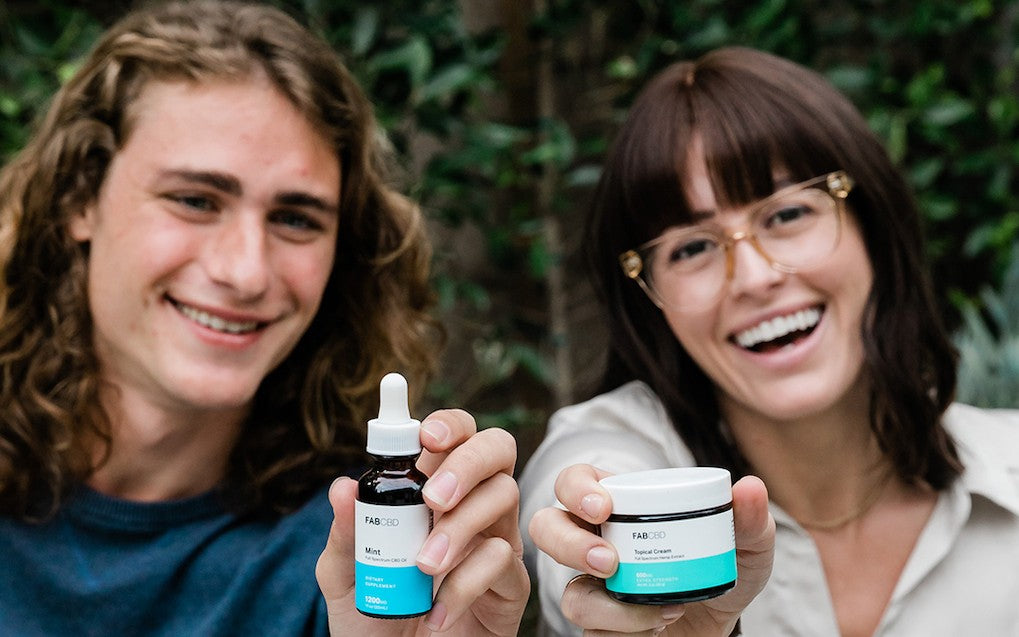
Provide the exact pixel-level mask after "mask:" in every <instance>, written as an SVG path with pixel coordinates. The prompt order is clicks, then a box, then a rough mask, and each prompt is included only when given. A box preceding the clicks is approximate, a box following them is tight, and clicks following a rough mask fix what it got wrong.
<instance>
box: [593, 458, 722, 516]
mask: <svg viewBox="0 0 1019 637" xmlns="http://www.w3.org/2000/svg"><path fill="white" fill-rule="evenodd" d="M599 482H600V484H601V485H602V486H603V487H605V489H606V490H607V491H608V492H609V495H610V496H611V497H612V513H613V515H656V514H660V513H681V512H686V511H700V510H703V509H712V508H715V507H719V506H723V505H726V504H729V503H730V502H732V477H731V476H730V475H729V472H728V471H727V470H726V469H720V468H718V467H676V468H672V469H652V470H650V471H635V472H633V473H621V474H619V475H614V476H609V477H607V478H602V479H601V480H600V481H599Z"/></svg>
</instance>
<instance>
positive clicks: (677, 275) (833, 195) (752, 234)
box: [619, 170, 853, 310]
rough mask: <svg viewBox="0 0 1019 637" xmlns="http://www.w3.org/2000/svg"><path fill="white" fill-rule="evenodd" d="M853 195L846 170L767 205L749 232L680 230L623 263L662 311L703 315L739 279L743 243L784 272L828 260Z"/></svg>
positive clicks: (782, 193)
mask: <svg viewBox="0 0 1019 637" xmlns="http://www.w3.org/2000/svg"><path fill="white" fill-rule="evenodd" d="M852 189H853V180H852V179H851V178H850V177H849V175H847V174H846V173H845V172H843V171H841V170H840V171H836V172H833V173H828V174H827V175H822V176H820V177H815V178H814V179H809V180H807V181H804V182H801V183H798V184H794V185H792V186H788V187H786V188H783V189H781V190H779V191H777V192H775V193H774V194H773V195H771V196H769V197H767V198H766V199H764V200H762V201H760V202H759V203H758V204H757V205H755V206H754V208H753V209H752V210H751V211H750V214H749V222H748V224H747V225H746V226H745V227H744V228H743V229H742V230H739V231H737V232H734V233H732V234H726V233H724V232H723V231H722V229H721V228H718V227H714V226H699V227H682V228H674V229H671V230H667V231H665V232H664V233H663V234H662V235H660V236H658V237H656V238H654V239H652V240H651V241H648V242H647V243H645V244H643V245H641V246H640V247H638V248H636V249H633V250H627V251H626V252H624V253H622V254H621V255H619V264H620V265H621V266H622V268H623V273H624V274H625V275H626V276H627V277H628V278H631V279H634V280H636V281H637V283H638V284H639V285H640V287H641V288H642V289H643V290H644V292H645V293H646V294H647V295H648V298H650V299H651V301H653V302H654V303H655V305H657V306H658V307H660V308H663V309H664V308H671V309H675V310H694V309H700V308H703V307H706V306H708V305H710V304H711V303H713V302H714V301H716V300H718V298H719V297H720V296H721V294H722V291H723V290H724V289H725V282H726V281H728V280H730V279H732V276H733V268H734V256H733V255H734V252H735V247H736V243H737V242H739V241H743V240H744V239H745V240H747V241H749V242H750V245H752V246H753V247H754V249H755V250H757V252H758V253H759V254H760V255H761V256H762V257H764V258H765V259H766V260H767V261H768V263H769V264H770V265H771V267H772V268H774V269H776V270H779V271H780V272H788V273H792V272H797V271H800V270H803V269H806V268H809V267H811V266H814V265H817V264H818V263H820V262H821V261H823V260H824V259H825V258H826V257H828V256H829V255H830V254H831V253H832V252H833V251H834V250H835V246H837V245H838V242H839V235H840V233H841V228H842V214H843V207H844V205H845V199H846V197H848V196H849V191H850V190H852Z"/></svg>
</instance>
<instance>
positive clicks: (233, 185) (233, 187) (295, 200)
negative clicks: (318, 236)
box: [163, 169, 340, 215]
mask: <svg viewBox="0 0 1019 637" xmlns="http://www.w3.org/2000/svg"><path fill="white" fill-rule="evenodd" d="M163 175H164V176H165V177H171V178H176V179H182V180H184V181H187V182H192V183H196V184H203V185H206V186H210V187H212V188H215V189H216V190H219V191H221V192H223V193H226V194H228V195H233V196H240V195H241V194H243V193H244V189H243V188H242V187H241V182H240V180H238V179H237V178H236V177H233V176H232V175H228V174H225V173H219V172H215V171H206V170H187V169H175V170H167V171H164V172H163ZM273 201H274V202H275V203H277V204H280V205H284V206H300V207H303V208H314V209H316V210H320V211H322V212H325V213H328V214H333V215H338V214H339V209H340V206H339V204H338V203H336V202H332V201H329V200H327V199H323V198H322V197H317V196H315V195H312V194H309V193H306V192H301V191H297V190H295V191H286V192H281V193H277V194H276V196H275V197H273Z"/></svg>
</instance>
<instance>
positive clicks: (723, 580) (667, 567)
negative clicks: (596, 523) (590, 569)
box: [601, 509, 736, 595]
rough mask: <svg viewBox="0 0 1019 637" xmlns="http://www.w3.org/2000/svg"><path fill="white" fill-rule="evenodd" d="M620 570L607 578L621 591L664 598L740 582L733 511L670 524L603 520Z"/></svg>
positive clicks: (604, 534)
mask: <svg viewBox="0 0 1019 637" xmlns="http://www.w3.org/2000/svg"><path fill="white" fill-rule="evenodd" d="M601 534H602V537H604V538H605V539H606V540H607V541H608V542H610V543H611V544H612V545H613V546H615V547H616V551H617V552H618V553H619V568H618V569H617V570H616V572H615V574H613V575H612V577H610V578H608V579H607V580H605V586H606V587H607V588H608V589H609V590H611V591H614V592H617V593H633V594H648V595H653V594H666V593H681V592H686V591H696V590H700V589H704V588H713V587H715V586H722V585H724V584H729V583H731V582H733V581H735V579H736V540H735V532H734V528H733V518H732V509H729V510H727V511H723V512H721V513H716V514H714V515H706V516H702V517H697V518H686V519H680V520H671V521H668V522H648V523H646V522H603V523H602V525H601Z"/></svg>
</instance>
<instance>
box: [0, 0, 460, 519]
mask: <svg viewBox="0 0 1019 637" xmlns="http://www.w3.org/2000/svg"><path fill="white" fill-rule="evenodd" d="M259 70H261V71H264V72H265V73H266V74H267V75H268V76H269V77H270V78H271V79H272V81H273V82H274V84H275V85H276V86H277V87H278V88H279V89H280V90H281V91H282V92H283V93H284V94H285V95H286V96H287V97H288V98H289V99H290V100H291V101H292V102H293V104H294V105H295V106H296V107H297V108H298V109H299V110H300V111H301V112H302V113H303V114H304V116H305V117H306V118H307V119H308V121H309V122H311V123H312V125H313V126H314V128H315V129H316V130H317V131H319V132H320V133H321V134H322V135H323V136H324V138H325V139H327V140H330V141H331V142H332V143H333V145H334V147H335V149H336V153H337V156H338V158H339V160H340V166H341V171H342V176H341V179H342V181H341V183H342V192H341V202H340V217H339V219H340V221H339V233H338V238H337V246H336V259H335V263H334V266H333V271H332V274H331V276H330V279H329V282H328V284H327V286H326V289H325V293H324V295H323V299H322V303H321V307H320V309H319V312H318V315H317V316H316V317H315V319H314V320H313V322H312V324H311V325H310V327H309V328H308V331H307V332H306V333H305V334H304V336H303V338H302V339H301V341H300V342H299V343H298V344H297V346H296V347H295V349H294V351H293V352H291V354H290V355H289V356H288V357H287V359H286V360H285V361H283V363H281V364H280V365H279V367H277V368H276V369H275V370H273V371H272V372H271V373H270V374H269V375H268V376H267V377H266V379H265V380H264V381H263V382H262V384H261V386H260V388H259V390H258V392H257V394H256V396H255V399H254V404H253V407H252V410H251V414H252V415H251V417H250V418H249V422H247V423H246V424H245V428H244V431H243V432H242V434H241V436H240V437H239V440H238V443H237V446H236V447H235V449H234V451H233V454H232V457H231V459H230V463H229V468H228V475H227V478H226V480H225V482H224V485H223V492H224V494H225V495H226V496H227V498H228V500H229V501H230V502H233V503H235V504H237V505H238V506H242V507H243V508H244V509H245V510H248V511H251V512H255V513H278V512H285V511H287V510H290V509H293V508H294V507H296V506H298V505H299V504H300V503H301V502H303V501H304V500H305V499H306V498H307V497H308V496H309V495H310V494H311V492H313V491H314V490H315V489H317V488H320V487H321V486H322V485H324V484H328V481H329V480H331V479H332V478H333V477H335V475H337V474H338V473H340V472H344V471H350V469H351V468H352V467H353V466H355V465H357V464H359V463H360V462H362V461H363V456H362V455H361V454H362V453H363V436H364V434H363V425H364V422H365V421H366V420H367V419H368V418H370V417H371V415H372V414H371V412H372V409H373V407H375V406H376V405H377V400H378V398H377V396H378V394H377V387H378V381H379V379H380V378H381V377H382V376H383V375H384V373H385V372H387V371H391V370H398V371H400V372H402V373H403V374H404V375H406V376H407V377H408V380H409V381H410V385H411V387H412V388H414V389H416V390H418V392H420V390H421V389H422V388H423V386H424V384H425V381H426V379H427V377H428V376H429V375H430V374H431V372H432V371H433V370H434V367H435V364H436V357H437V353H438V346H439V345H440V342H441V340H442V333H441V330H440V328H439V326H438V324H437V323H436V321H435V320H434V319H433V318H432V317H431V316H430V315H429V310H430V308H431V306H432V301H433V295H432V291H431V287H430V285H429V281H428V267H429V262H430V257H431V251H430V247H429V244H428V242H427V239H426V236H425V229H424V222H423V220H422V215H421V212H420V210H419V209H418V208H417V207H416V206H414V205H413V204H412V203H411V202H410V201H409V200H407V199H406V198H404V197H402V196H401V195H399V194H398V193H397V192H395V191H394V190H393V189H392V188H391V186H390V185H389V184H388V183H387V177H386V175H387V173H388V171H387V169H386V160H387V154H386V153H385V152H384V149H385V144H384V143H383V137H382V135H381V133H380V131H379V129H378V128H377V125H376V123H375V120H374V116H373V114H372V108H371V104H370V103H369V102H368V100H367V99H366V97H365V96H364V95H363V93H362V91H361V89H360V88H359V87H358V85H357V83H356V82H355V80H354V79H353V78H352V77H351V75H350V73H349V72H348V71H347V69H346V68H345V67H344V65H343V64H342V62H341V61H340V59H339V57H338V56H337V55H336V53H335V52H334V51H333V50H332V49H331V48H330V47H329V46H328V45H327V44H326V43H324V42H323V41H321V40H320V39H319V38H317V37H315V36H314V35H312V34H311V33H310V32H309V31H308V30H307V29H305V28H304V27H302V26H301V25H300V24H298V23H297V22H296V21H295V20H294V19H293V18H291V17H289V16H288V15H286V14H285V13H283V12H281V11H279V10H277V9H274V8H271V7H268V6H262V5H255V4H247V3H242V2H232V1H227V2H223V1H208V0H200V1H195V2H189V1H186V0H182V1H176V2H169V3H165V4H159V5H156V6H153V7H150V8H147V9H141V10H138V11H136V12H133V13H131V14H129V15H127V16H126V17H125V18H123V19H122V20H121V21H119V22H118V23H117V24H115V25H114V26H112V27H111V28H110V29H109V30H108V31H107V32H106V34H105V35H104V36H103V37H102V38H101V40H100V41H99V42H98V43H97V45H96V46H95V48H94V49H93V51H92V52H91V54H90V56H89V57H88V59H87V60H86V61H85V62H84V63H83V65H82V66H81V68H80V69H79V70H78V72H77V73H76V74H75V75H74V77H72V78H71V79H70V81H69V82H68V83H67V84H66V85H65V86H64V87H63V88H62V89H61V90H60V91H59V92H58V93H57V94H56V96H55V97H54V100H53V103H52V105H51V106H50V109H49V111H48V113H47V115H46V117H45V119H44V120H43V121H42V122H41V124H40V128H39V130H38V131H37V132H36V134H35V135H34V137H33V138H32V140H31V141H30V142H29V143H28V145H27V146H26V147H25V148H24V149H23V150H22V152H21V153H20V154H18V155H17V156H15V157H14V158H13V159H12V161H11V162H10V163H9V164H8V165H7V166H5V167H4V169H3V170H2V172H0V193H2V196H0V270H2V273H3V276H2V279H0V400H2V405H3V406H2V408H0V513H2V514H4V515H10V516H14V517H19V518H22V519H26V520H32V519H44V518H46V517H47V516H49V515H51V514H52V513H53V512H54V511H56V510H57V509H58V508H59V507H60V505H61V503H62V502H63V501H64V499H65V498H66V496H67V494H68V493H69V492H70V490H71V489H72V488H73V487H74V485H76V484H78V483H80V482H81V481H82V480H84V479H86V478H87V477H88V476H89V474H90V473H91V472H92V471H94V470H95V469H96V466H95V465H96V460H95V453H94V449H95V443H96V440H99V441H101V442H105V444H106V445H108V443H109V437H110V433H109V430H110V423H109V420H108V417H107V416H106V414H104V413H103V410H102V409H101V408H100V407H99V404H100V402H99V388H100V386H101V383H102V380H101V378H100V376H99V372H98V365H97V360H96V355H95V352H94V350H93V343H92V323H91V317H90V315H89V311H88V299H87V292H86V280H87V276H88V254H87V247H86V246H81V245H79V244H77V243H76V242H75V241H73V240H72V239H71V237H70V236H69V234H68V221H69V219H70V218H71V217H72V216H73V215H75V214H78V213H80V212H81V210H82V209H83V207H84V206H85V205H86V204H87V203H89V202H91V201H92V200H93V199H94V198H95V197H96V196H97V194H98V191H99V188H100V185H101V184H102V182H103V179H104V177H105V174H106V170H107V167H108V166H109V163H110V160H111V158H112V157H113V155H114V154H115V153H116V152H117V150H118V149H119V148H121V147H122V146H123V145H124V144H125V142H126V140H127V138H128V136H129V135H130V134H131V128H132V115H133V110H132V108H133V105H134V103H135V101H136V99H137V97H138V96H139V94H140V93H141V91H142V90H143V88H144V87H145V86H146V85H147V83H149V82H151V81H159V80H171V79H173V80H177V79H186V80H190V81H195V82H206V81H219V80H224V79H238V78H245V77H248V76H250V75H251V74H252V73H254V72H256V71H259ZM100 462H101V461H100Z"/></svg>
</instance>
